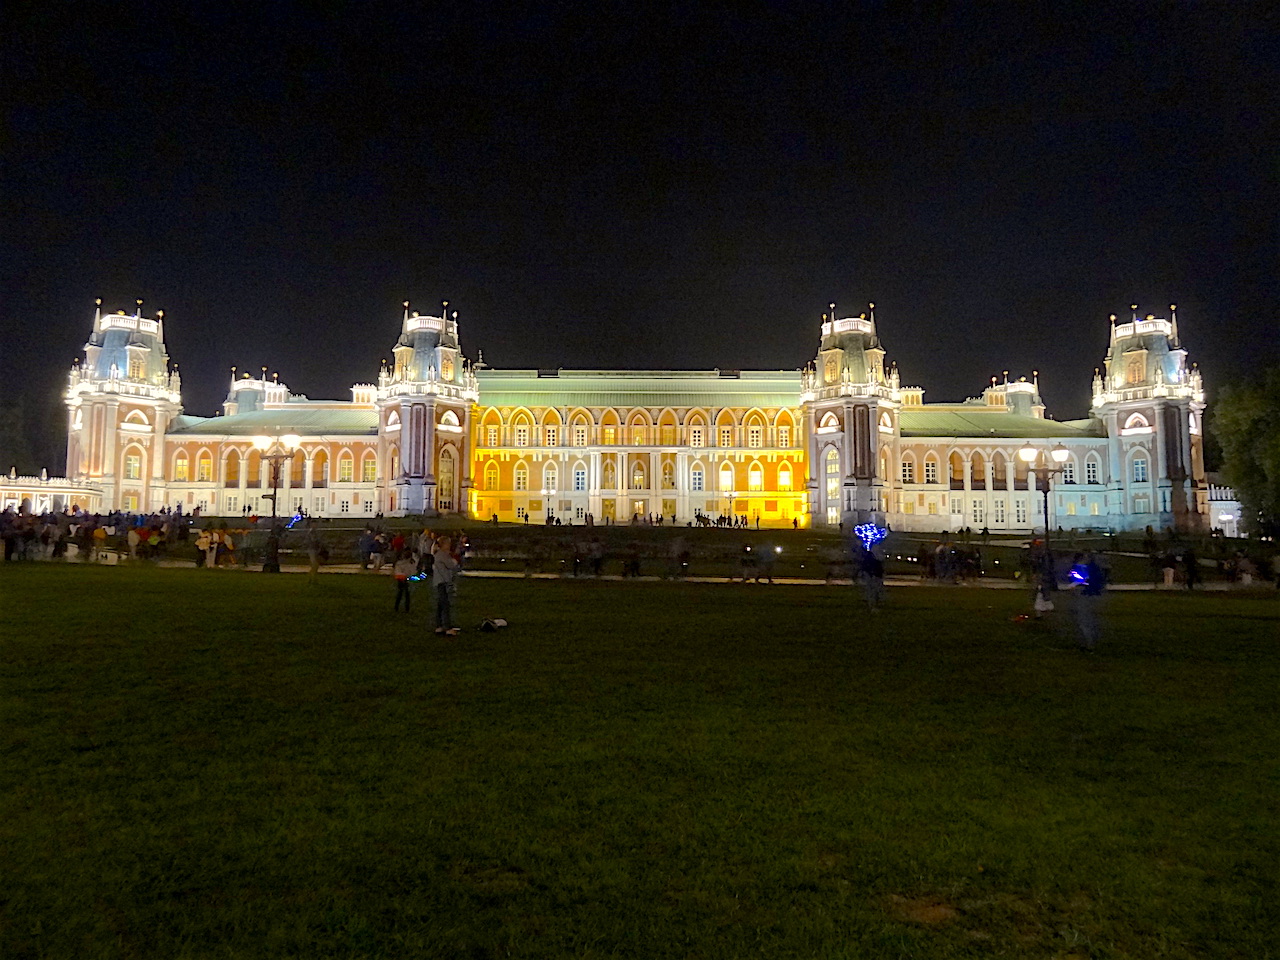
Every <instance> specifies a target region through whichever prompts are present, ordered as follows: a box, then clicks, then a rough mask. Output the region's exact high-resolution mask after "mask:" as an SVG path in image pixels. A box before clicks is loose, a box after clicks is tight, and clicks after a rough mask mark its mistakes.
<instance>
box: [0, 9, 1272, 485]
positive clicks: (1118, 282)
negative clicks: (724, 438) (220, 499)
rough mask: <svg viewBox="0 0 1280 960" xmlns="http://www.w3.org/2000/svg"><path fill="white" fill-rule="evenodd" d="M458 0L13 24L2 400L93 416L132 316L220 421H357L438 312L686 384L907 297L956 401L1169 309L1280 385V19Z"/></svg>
mask: <svg viewBox="0 0 1280 960" xmlns="http://www.w3.org/2000/svg"><path fill="white" fill-rule="evenodd" d="M449 6H450V5H445V4H402V5H399V6H382V5H378V4H351V5H345V6H344V5H340V4H323V5H321V4H317V5H316V6H314V7H311V6H303V5H298V4H290V3H283V2H276V3H269V4H252V5H250V4H245V5H240V4H217V5H205V4H194V5H190V6H189V7H188V5H184V4H163V5H160V4H153V5H148V4H143V3H137V4H128V5H119V6H115V5H112V6H107V5H101V4H92V3H86V4H48V3H42V4H38V5H37V4H31V5H22V4H12V5H6V7H5V14H4V16H5V22H4V24H3V27H4V29H3V30H2V31H0V35H2V36H3V39H2V40H0V44H2V45H3V49H2V50H0V53H2V54H3V71H4V73H3V78H2V79H3V89H2V90H0V97H3V102H4V112H3V116H4V127H3V141H2V142H0V147H2V151H0V158H2V160H3V168H2V173H0V189H2V191H3V192H2V199H3V204H2V209H3V216H4V224H3V230H2V231H0V333H2V334H3V339H2V341H0V399H6V400H7V399H12V398H15V397H18V396H25V397H26V398H28V401H29V405H31V406H33V407H36V408H41V407H43V408H44V409H49V408H52V409H54V410H55V411H56V410H57V401H56V397H57V395H58V391H59V390H60V389H61V387H62V386H63V384H64V383H65V380H64V377H65V372H66V369H67V367H68V365H69V364H70V362H71V360H72V359H73V358H74V357H75V356H77V355H79V354H80V353H81V351H82V348H83V344H84V341H85V339H86V337H87V335H88V333H89V330H90V325H91V321H92V315H93V301H94V298H95V297H97V296H101V297H103V298H104V300H105V306H108V307H116V306H124V305H128V306H132V305H133V302H134V299H135V298H136V297H141V298H143V299H144V300H145V301H146V302H145V306H144V311H145V312H147V313H148V315H152V314H153V311H154V310H155V309H157V308H163V309H164V310H165V314H166V326H167V335H168V345H169V350H170V354H171V356H172V358H173V359H174V360H175V361H177V362H178V363H179V364H180V365H181V370H182V373H183V378H184V398H185V401H186V409H187V412H188V413H196V414H203V415H208V414H212V413H214V412H215V411H216V410H217V408H218V405H219V404H220V402H221V400H222V398H223V396H224V395H225V391H226V383H227V378H228V376H229V374H228V370H229V367H230V366H231V365H232V364H237V365H239V366H240V368H241V369H242V370H243V369H251V370H255V371H256V370H257V369H258V368H259V367H260V366H261V365H263V364H266V365H268V366H269V367H270V369H271V370H272V371H279V373H280V377H281V379H282V380H283V381H285V382H286V383H288V384H289V386H290V387H291V388H292V389H293V390H295V391H296V392H302V393H306V394H308V395H309V396H311V397H313V398H321V397H343V398H345V397H349V393H348V388H349V386H350V385H351V384H352V383H353V382H356V381H368V380H371V379H373V378H375V377H376V375H377V370H378V365H379V361H380V360H381V359H382V358H383V357H386V356H388V355H389V353H390V347H391V345H392V343H393V342H394V340H395V337H396V336H397V334H398V331H399V321H400V303H401V301H402V300H404V299H406V298H408V299H411V300H412V301H413V302H414V307H415V308H417V309H420V310H422V311H423V312H427V311H430V310H433V309H434V308H437V307H438V304H439V301H440V300H441V299H448V300H449V301H450V309H455V308H456V309H457V310H458V312H459V320H460V323H461V332H462V338H463V348H464V350H465V352H466V353H467V355H468V356H470V357H472V358H473V359H474V357H475V355H476V350H477V348H479V349H482V350H483V351H484V357H485V360H486V361H487V362H488V363H490V364H491V365H493V366H496V367H555V366H563V367H604V368H648V369H655V368H676V369H688V368H711V367H722V368H737V367H741V368H757V369H794V368H797V367H800V366H802V365H803V364H805V363H806V362H808V361H809V360H810V359H812V357H813V355H814V352H815V349H816V346H817V337H818V323H819V321H820V316H821V313H822V312H823V311H824V310H825V309H826V305H827V303H828V302H830V301H832V300H835V301H836V302H837V303H838V304H839V305H840V310H839V312H840V313H841V314H856V313H858V312H859V311H860V310H861V309H863V308H864V305H865V303H866V301H868V300H874V301H875V302H876V312H877V319H878V320H879V323H880V332H881V335H882V337H883V340H884V343H885V346H886V348H887V350H888V356H889V359H891V360H896V361H897V362H898V364H899V367H900V369H901V372H902V376H903V380H904V382H905V383H912V384H919V385H922V386H924V387H925V388H926V391H927V392H926V398H927V399H929V400H934V401H942V400H960V399H963V398H964V397H966V396H970V395H974V394H977V393H978V392H980V390H981V389H982V387H983V385H984V383H985V382H986V381H987V380H988V378H989V377H990V376H992V375H998V374H999V373H1000V372H1001V371H1002V370H1004V369H1009V370H1010V371H1012V372H1013V373H1014V374H1018V375H1021V374H1030V372H1031V370H1032V369H1039V370H1040V371H1041V384H1042V390H1043V393H1044V396H1045V398H1046V400H1047V402H1048V403H1049V410H1050V413H1051V414H1052V415H1054V416H1057V417H1058V418H1060V419H1071V418H1075V417H1080V416H1084V415H1085V413H1086V410H1087V406H1088V389H1089V382H1090V378H1091V375H1092V370H1093V367H1094V366H1096V365H1097V364H1099V363H1100V362H1101V360H1102V355H1103V352H1104V350H1105V348H1106V336H1107V320H1106V318H1107V315H1108V314H1109V313H1111V312H1116V313H1121V314H1122V315H1127V308H1128V304H1130V303H1132V302H1137V303H1139V304H1140V305H1141V312H1142V313H1143V314H1146V313H1156V314H1157V315H1167V308H1168V304H1169V303H1171V302H1176V303H1177V304H1178V306H1179V317H1180V322H1181V327H1182V333H1183V339H1184V342H1185V344H1186V346H1187V347H1188V349H1189V350H1190V353H1191V359H1193V360H1198V361H1199V362H1200V364H1201V367H1202V368H1203V370H1204V372H1205V375H1206V380H1207V382H1208V384H1209V385H1210V387H1211V388H1213V387H1216V386H1218V385H1221V384H1222V383H1224V382H1228V381H1229V380H1230V379H1231V378H1234V377H1237V376H1240V375H1241V374H1247V373H1249V372H1251V371H1253V370H1256V369H1258V368H1259V367H1260V366H1261V365H1263V364H1265V363H1269V362H1275V361H1276V359H1277V348H1276V341H1277V337H1276V321H1275V318H1276V317H1277V316H1278V315H1280V290H1278V287H1277V280H1276V277H1277V253H1278V252H1280V250H1278V247H1277V221H1276V211H1277V209H1280V207H1278V206H1277V200H1280V195H1278V194H1280V190H1278V189H1277V181H1278V177H1277V174H1278V173H1280V167H1278V161H1277V154H1276V145H1277V143H1280V129H1277V127H1278V124H1277V110H1276V103H1277V98H1278V97H1280V94H1278V93H1277V90H1280V83H1278V81H1280V66H1278V65H1280V53H1278V51H1280V42H1278V41H1280V31H1278V30H1277V26H1278V23H1277V19H1276V15H1275V13H1274V9H1275V8H1274V7H1270V8H1269V7H1268V6H1267V5H1263V4H1258V5H1249V4H1234V3H1233V4H1225V3H1224V4H1154V3H1152V4H1145V3H1116V4H1090V5H1071V4H1058V5H1055V6H1053V7H1048V6H1046V7H1043V8H1041V7H1037V6H1035V5H1032V4H1029V3H1019V4H1011V5H1008V6H991V5H980V6H982V9H981V10H974V9H973V8H972V6H971V5H968V4H965V5H956V6H954V7H951V8H949V12H947V8H936V7H934V6H932V5H928V6H926V5H923V4H892V5H890V4H879V3H877V4H864V5H856V4H832V5H830V6H824V5H820V4H799V3H797V4H772V5H769V4H751V3H745V2H739V3H734V4H727V5H723V6H714V7H713V6H707V7H692V6H689V7H686V6H683V5H670V6H666V7H659V6H650V7H643V6H640V5H636V6H631V5H627V6H622V5H619V6H616V7H597V6H596V5H591V4H541V5H532V6H530V7H529V8H526V9H524V10H520V11H518V12H517V11H515V9H514V8H513V11H512V12H506V13H499V12H497V11H498V9H499V8H497V7H488V6H485V9H486V10H489V11H490V12H491V15H488V16H482V15H480V14H478V13H475V12H472V8H473V7H474V8H475V9H476V10H478V9H480V7H481V5H470V4H462V5H458V6H461V7H465V8H467V10H466V11H465V12H464V11H458V10H451V9H449ZM579 10H581V11H584V12H577V11H579ZM587 10H590V12H585V11H587ZM1037 10H1038V11H1039V12H1038V13H1037V12H1036V11H1037ZM410 11H412V12H410ZM940 11H941V12H940ZM57 429H58V430H59V431H60V430H61V427H58V428H57ZM43 441H44V438H37V440H36V442H37V443H43ZM51 467H55V468H57V470H58V471H60V470H61V467H62V464H61V463H60V462H55V463H52V464H51Z"/></svg>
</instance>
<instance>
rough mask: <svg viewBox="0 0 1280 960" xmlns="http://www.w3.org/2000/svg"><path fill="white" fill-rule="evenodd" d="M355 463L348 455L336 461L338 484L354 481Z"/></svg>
mask: <svg viewBox="0 0 1280 960" xmlns="http://www.w3.org/2000/svg"><path fill="white" fill-rule="evenodd" d="M355 472H356V462H355V460H353V459H352V458H351V456H350V455H348V456H344V457H343V458H342V459H341V460H339V461H338V482H339V483H350V482H351V481H352V480H354V479H355Z"/></svg>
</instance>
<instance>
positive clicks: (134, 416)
mask: <svg viewBox="0 0 1280 960" xmlns="http://www.w3.org/2000/svg"><path fill="white" fill-rule="evenodd" d="M135 379H136V378H135ZM124 422H125V423H136V424H138V425H139V426H142V427H145V426H148V425H149V424H148V422H147V418H146V417H145V416H143V415H142V413H140V412H139V411H137V410H130V411H129V415H128V416H127V417H125V418H124Z"/></svg>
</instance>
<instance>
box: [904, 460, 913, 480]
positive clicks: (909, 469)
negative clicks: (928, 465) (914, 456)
mask: <svg viewBox="0 0 1280 960" xmlns="http://www.w3.org/2000/svg"><path fill="white" fill-rule="evenodd" d="M902 482H903V483H915V482H916V465H915V464H914V463H912V462H911V461H910V460H903V461H902Z"/></svg>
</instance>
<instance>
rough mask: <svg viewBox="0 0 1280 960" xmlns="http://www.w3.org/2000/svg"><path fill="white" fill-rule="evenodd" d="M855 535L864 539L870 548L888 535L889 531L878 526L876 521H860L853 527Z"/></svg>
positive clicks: (864, 544) (863, 543)
mask: <svg viewBox="0 0 1280 960" xmlns="http://www.w3.org/2000/svg"><path fill="white" fill-rule="evenodd" d="M853 535H854V536H855V537H857V538H858V539H859V540H861V541H862V545H863V546H864V547H866V548H867V549H868V550H870V549H871V548H872V547H874V546H875V545H876V544H877V543H879V542H880V541H881V540H883V539H884V538H885V537H887V536H888V535H889V531H888V530H886V529H885V528H884V527H877V526H876V525H875V524H874V523H860V524H858V525H857V526H856V527H854V528H853Z"/></svg>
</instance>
